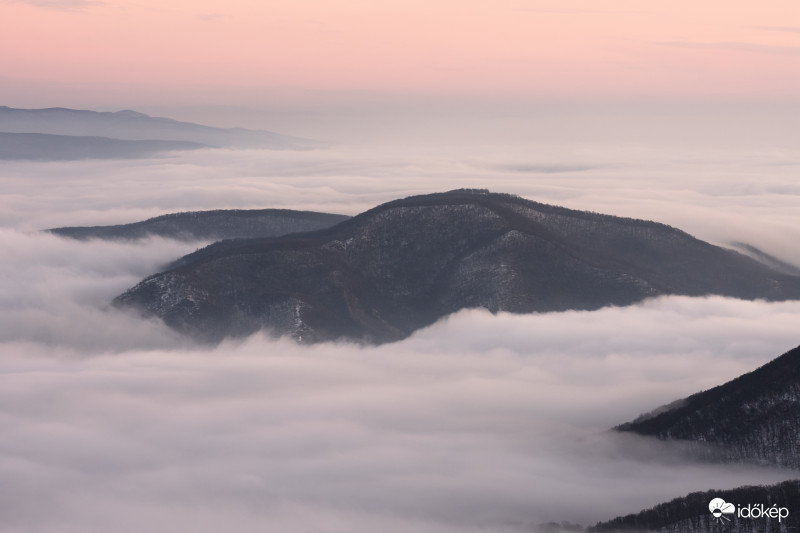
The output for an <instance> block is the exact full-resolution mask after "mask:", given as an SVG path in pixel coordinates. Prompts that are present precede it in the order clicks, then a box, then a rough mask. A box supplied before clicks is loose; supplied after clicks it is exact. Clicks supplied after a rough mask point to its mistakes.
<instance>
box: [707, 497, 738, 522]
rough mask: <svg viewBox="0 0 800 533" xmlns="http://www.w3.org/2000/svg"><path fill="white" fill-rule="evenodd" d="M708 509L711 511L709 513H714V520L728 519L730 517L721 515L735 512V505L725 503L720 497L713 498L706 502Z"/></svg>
mask: <svg viewBox="0 0 800 533" xmlns="http://www.w3.org/2000/svg"><path fill="white" fill-rule="evenodd" d="M708 510H709V511H711V514H712V515H714V519H715V520H720V521H722V520H728V521H730V518H728V517H727V516H723V515H726V514H733V513H735V512H736V506H735V505H733V504H732V503H727V502H726V501H725V500H723V499H722V498H714V499H713V500H711V501H710V502H708Z"/></svg>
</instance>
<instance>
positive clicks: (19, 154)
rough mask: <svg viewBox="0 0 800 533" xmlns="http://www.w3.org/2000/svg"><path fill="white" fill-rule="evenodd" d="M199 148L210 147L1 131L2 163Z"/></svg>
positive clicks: (121, 156)
mask: <svg viewBox="0 0 800 533" xmlns="http://www.w3.org/2000/svg"><path fill="white" fill-rule="evenodd" d="M198 148H208V146H205V145H203V144H198V143H193V142H187V141H123V140H120V139H109V138H108V137H77V136H73V135H50V134H45V133H4V132H0V160H30V161H69V160H76V159H138V158H140V157H152V156H155V155H157V154H159V153H163V152H171V151H175V150H196V149H198Z"/></svg>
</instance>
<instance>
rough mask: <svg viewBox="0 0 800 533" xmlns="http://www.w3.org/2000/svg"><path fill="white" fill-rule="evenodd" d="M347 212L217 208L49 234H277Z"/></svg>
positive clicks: (186, 237) (193, 237) (329, 222)
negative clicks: (337, 213) (336, 213)
mask: <svg viewBox="0 0 800 533" xmlns="http://www.w3.org/2000/svg"><path fill="white" fill-rule="evenodd" d="M348 218H350V217H348V216H346V215H334V214H330V213H316V212H313V211H292V210H290V209H227V210H226V209H218V210H214V211H193V212H186V213H171V214H168V215H162V216H159V217H155V218H149V219H147V220H144V221H141V222H134V223H132V224H120V225H117V226H83V227H80V226H79V227H68V228H53V229H49V230H45V231H48V232H50V233H53V234H56V235H60V236H62V237H70V238H73V239H80V240H85V239H116V240H133V239H143V238H145V237H150V236H158V237H165V238H168V239H177V240H183V241H199V240H203V241H209V240H213V241H217V240H221V239H233V238H248V237H274V236H278V235H286V234H288V233H297V232H303V231H312V230H317V229H323V228H328V227H330V226H333V225H334V224H338V223H339V222H342V221H344V220H347V219H348Z"/></svg>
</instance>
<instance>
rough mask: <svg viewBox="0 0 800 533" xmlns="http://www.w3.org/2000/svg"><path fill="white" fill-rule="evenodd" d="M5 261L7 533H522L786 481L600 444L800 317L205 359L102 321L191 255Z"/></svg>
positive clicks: (651, 312) (480, 328)
mask: <svg viewBox="0 0 800 533" xmlns="http://www.w3.org/2000/svg"><path fill="white" fill-rule="evenodd" d="M0 243H2V245H3V247H4V249H6V250H9V251H11V252H12V253H11V254H10V255H9V256H8V257H10V258H11V259H10V262H9V263H8V264H5V265H4V269H3V271H2V276H0V279H2V280H3V282H2V283H3V287H2V288H3V292H2V294H3V295H4V300H3V302H2V306H0V307H1V308H2V320H0V324H2V327H0V352H1V353H2V354H3V357H2V358H0V373H2V374H3V375H4V376H6V379H4V386H3V388H2V390H0V476H2V478H3V479H4V480H5V481H4V483H5V486H6V487H11V488H10V489H9V490H7V491H6V492H5V494H4V497H3V498H2V500H3V503H2V506H3V507H2V512H0V528H1V529H6V530H11V531H13V530H19V531H31V530H37V531H41V532H43V533H49V532H58V533H64V532H66V533H71V532H85V531H104V530H113V531H115V532H122V533H125V532H128V531H130V532H135V531H141V530H143V529H146V530H148V531H156V532H160V531H163V532H168V531H174V530H175V529H180V530H185V529H192V530H193V531H198V532H201V533H202V532H212V531H219V530H220V529H222V528H225V529H232V530H236V531H240V532H243V533H247V532H250V531H252V532H255V531H263V528H264V524H270V525H271V527H279V528H280V530H281V531H289V532H294V531H297V532H312V531H313V532H316V531H320V530H321V529H322V530H326V531H342V532H345V531H347V532H357V531H373V530H376V529H379V530H381V531H398V532H400V531H415V532H418V531H430V532H436V533H439V532H442V533H445V532H451V531H452V532H455V531H478V530H485V529H486V528H488V529H491V530H493V531H494V530H498V531H528V530H529V529H530V526H531V525H532V524H536V523H540V522H545V521H550V520H562V519H563V520H573V521H580V522H583V523H584V524H588V523H591V522H594V521H596V520H600V519H605V518H610V517H612V516H615V515H617V514H620V513H626V512H633V511H636V510H638V509H640V508H643V507H647V506H650V505H653V504H655V503H658V502H659V501H662V500H664V499H668V498H671V497H674V496H677V495H681V494H684V493H686V492H690V491H693V490H700V489H706V488H710V487H720V488H722V487H733V486H737V485H741V484H745V483H756V482H773V481H777V480H780V479H783V478H786V477H790V476H791V475H792V474H791V473H787V472H776V471H771V470H765V469H750V468H729V467H728V468H722V467H714V466H701V465H697V464H692V463H691V462H687V461H686V460H685V458H682V457H681V454H680V450H679V449H673V448H671V447H665V446H656V445H654V444H653V443H647V442H640V441H639V439H636V438H632V437H630V436H624V437H621V436H611V435H608V434H607V433H605V430H606V429H607V428H609V427H611V426H613V425H615V424H617V423H620V422H623V421H626V420H629V419H631V418H633V417H635V416H636V415H638V414H639V413H640V412H643V411H648V410H650V409H651V408H653V407H655V406H657V405H660V404H662V403H665V402H668V401H671V400H673V399H675V398H677V397H680V396H684V395H687V394H689V393H692V392H695V391H697V390H699V389H703V388H708V387H711V386H714V385H716V384H718V383H722V382H723V381H725V380H727V379H730V378H731V377H734V376H736V375H739V374H741V373H742V372H745V371H748V370H751V369H753V368H755V367H756V366H758V365H760V364H762V363H764V362H766V361H767V360H769V359H771V358H773V357H774V356H776V355H778V354H780V353H782V352H783V351H785V350H787V349H789V348H791V347H793V345H794V344H796V342H797V340H796V324H797V322H798V318H800V303H798V302H784V303H765V302H742V301H737V300H729V299H724V298H708V299H696V298H661V299H656V300H652V301H648V302H645V303H644V304H642V305H639V306H634V307H629V308H607V309H603V310H600V311H597V312H566V313H557V314H543V315H527V316H515V315H506V314H501V315H498V316H492V315H490V314H488V313H486V312H482V311H464V312H461V313H458V314H456V315H454V316H452V317H450V318H448V319H446V320H443V321H441V322H439V323H437V324H435V325H433V326H431V327H430V328H427V329H425V330H423V331H420V332H418V333H417V334H416V335H414V336H412V337H411V338H409V339H407V340H405V341H403V342H399V343H395V344H390V345H384V346H381V347H368V348H363V347H356V346H353V345H349V344H323V345H316V346H311V347H304V346H298V345H296V344H294V343H292V342H290V341H288V340H273V339H268V338H264V337H262V336H260V335H256V336H254V337H251V338H249V339H246V340H243V341H238V342H232V341H231V342H226V343H223V344H222V345H220V346H218V347H216V348H198V347H191V346H190V345H188V344H186V343H185V342H183V341H181V340H180V339H177V338H176V337H174V336H173V335H171V334H170V333H169V332H167V331H165V330H164V328H163V327H161V326H159V325H158V324H156V323H152V322H142V321H139V320H137V319H135V318H133V317H127V316H124V315H119V314H117V313H113V312H108V311H101V310H98V309H100V308H101V307H102V302H105V301H107V300H109V299H110V298H111V297H112V296H113V295H114V294H116V293H117V292H118V291H120V290H122V288H124V287H125V286H127V285H130V284H132V283H134V282H135V280H136V279H137V278H138V277H141V276H144V275H146V274H147V273H148V272H150V271H152V270H153V269H155V268H157V266H158V264H159V263H160V262H161V261H164V260H168V259H169V258H171V257H173V256H174V255H178V254H180V253H184V252H185V251H186V245H176V244H175V243H170V242H168V241H160V240H155V241H152V242H150V243H149V244H146V243H136V244H118V243H106V242H98V241H93V242H85V243H77V242H72V241H68V240H63V239H58V238H56V237H53V236H50V235H42V234H25V233H20V232H18V231H11V230H3V231H2V232H0ZM26 266H27V268H26ZM575 501H580V502H582V504H581V505H580V506H576V505H575V504H574V502H575ZM32 502H35V505H34V504H33V503H32Z"/></svg>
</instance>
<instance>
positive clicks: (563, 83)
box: [0, 0, 800, 99]
mask: <svg viewBox="0 0 800 533" xmlns="http://www.w3.org/2000/svg"><path fill="white" fill-rule="evenodd" d="M0 20H3V21H4V23H3V31H2V32H1V33H0V64H2V77H3V78H2V79H0V84H6V85H7V89H8V91H9V93H10V92H12V91H11V87H12V86H13V85H14V83H19V82H26V83H31V82H33V83H42V82H47V83H52V84H56V85H57V84H67V85H69V84H72V85H76V84H78V85H82V84H105V85H108V86H125V85H135V86H149V87H150V89H151V90H158V88H164V89H165V90H166V89H168V88H169V87H173V88H174V87H176V86H192V87H195V88H197V87H223V88H224V87H238V88H242V87H249V88H262V87H263V88H270V87H272V88H274V87H296V88H299V89H313V90H323V91H325V90H334V91H338V90H344V91H351V90H367V91H376V92H392V93H397V92H400V93H403V92H410V93H417V94H419V93H421V94H426V93H435V94H451V93H458V94H477V95H481V96H495V95H529V96H532V97H540V96H553V95H559V96H564V95H566V96H568V97H573V96H574V97H578V98H584V97H607V96H612V97H615V96H625V97H627V96H631V95H633V96H644V97H663V96H667V97H707V96H713V97H728V98H737V97H747V98H753V97H755V98H763V99H769V98H787V97H788V98H792V97H794V96H795V95H797V94H800V8H798V4H797V0H770V1H769V2H753V1H751V0H725V1H721V0H702V1H697V0H670V1H669V2H667V1H662V2H650V1H642V0H613V1H612V0H591V1H590V0H557V1H556V0H551V1H548V0H538V1H525V0H495V1H492V2H489V1H485V0H481V1H475V0H459V1H452V0H428V1H422V0H403V1H396V0H388V1H387V0H383V1H376V0H335V1H332V0H328V1H325V0H280V1H276V0H228V1H226V2H219V1H209V0H191V1H184V0H177V1H176V0H167V1H164V0H159V1H155V0H137V1H135V2H132V1H131V2H128V1H121V0H107V1H97V2H90V1H86V0H0ZM0 87H2V85H0ZM54 88H55V86H54ZM7 94H8V93H7ZM12 96H13V94H12Z"/></svg>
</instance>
